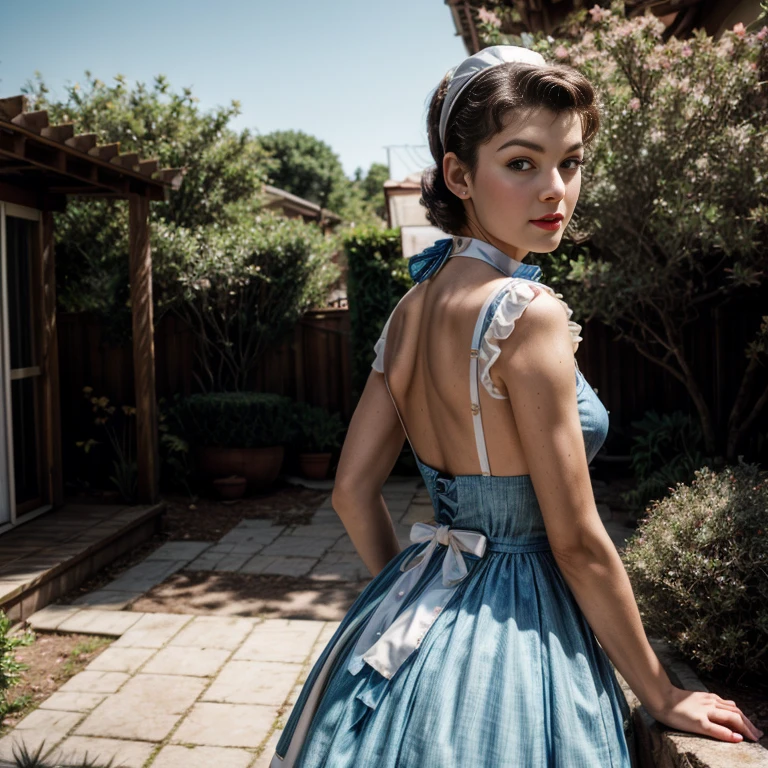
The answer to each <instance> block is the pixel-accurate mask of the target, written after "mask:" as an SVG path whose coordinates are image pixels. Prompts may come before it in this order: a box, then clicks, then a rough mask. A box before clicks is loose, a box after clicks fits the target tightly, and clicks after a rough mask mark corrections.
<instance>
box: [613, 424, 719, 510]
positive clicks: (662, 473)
mask: <svg viewBox="0 0 768 768" xmlns="http://www.w3.org/2000/svg"><path fill="white" fill-rule="evenodd" d="M632 427H634V429H636V430H637V431H638V434H636V435H635V436H634V437H633V438H632V447H631V449H630V457H631V462H630V463H631V467H632V470H633V471H634V473H635V478H636V479H637V483H638V484H637V487H636V488H635V489H633V490H632V491H629V492H628V493H625V494H622V498H623V500H624V501H625V502H626V503H627V504H628V505H629V506H630V507H631V508H633V509H635V510H639V509H641V508H643V507H644V506H645V505H646V504H647V503H648V502H649V501H651V500H653V499H660V498H661V497H662V496H664V495H665V493H666V492H667V490H668V489H669V488H671V487H673V486H675V485H677V483H686V482H689V481H690V480H691V479H692V478H693V474H694V472H695V471H696V470H697V469H699V468H700V467H702V466H704V463H705V458H704V456H703V454H702V452H701V449H702V434H701V427H700V426H699V424H698V422H697V421H695V420H694V419H692V418H691V417H690V416H688V415H686V414H684V413H683V412H682V411H675V412H674V413H669V414H667V413H665V414H663V415H659V414H658V413H656V411H648V412H646V414H645V415H644V416H643V418H642V419H640V420H639V421H633V422H632Z"/></svg>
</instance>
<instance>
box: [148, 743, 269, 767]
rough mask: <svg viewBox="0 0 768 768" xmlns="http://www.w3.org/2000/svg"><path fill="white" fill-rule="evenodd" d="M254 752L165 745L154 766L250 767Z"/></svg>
mask: <svg viewBox="0 0 768 768" xmlns="http://www.w3.org/2000/svg"><path fill="white" fill-rule="evenodd" d="M271 757H272V756H271V755H270V759H271ZM251 760H253V753H252V752H248V751H246V750H245V749H232V748H226V747H183V746H177V745H174V744H170V745H168V746H167V747H163V748H162V749H161V750H160V752H159V753H158V755H157V757H156V758H155V759H154V761H153V762H152V768H248V766H249V765H250V764H251Z"/></svg>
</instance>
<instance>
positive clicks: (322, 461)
mask: <svg viewBox="0 0 768 768" xmlns="http://www.w3.org/2000/svg"><path fill="white" fill-rule="evenodd" d="M294 423H295V433H296V439H297V443H298V449H299V469H300V471H301V473H302V475H304V477H306V478H309V479H312V480H323V479H324V478H326V477H327V476H328V470H329V468H330V465H331V458H332V457H333V451H334V450H335V449H336V448H338V447H339V446H340V445H341V434H342V432H343V431H344V423H343V422H342V420H341V417H340V416H339V414H338V413H329V412H328V411H326V410H325V408H320V407H317V406H312V405H308V404H307V403H298V404H297V405H296V408H295V411H294Z"/></svg>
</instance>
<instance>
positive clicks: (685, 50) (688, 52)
mask: <svg viewBox="0 0 768 768" xmlns="http://www.w3.org/2000/svg"><path fill="white" fill-rule="evenodd" d="M680 55H681V56H683V57H685V58H686V59H687V58H688V57H689V56H693V48H691V46H690V45H688V44H687V43H686V44H685V45H684V46H683V47H682V48H681V49H680Z"/></svg>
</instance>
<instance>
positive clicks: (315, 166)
mask: <svg viewBox="0 0 768 768" xmlns="http://www.w3.org/2000/svg"><path fill="white" fill-rule="evenodd" d="M259 145H260V146H261V147H262V149H263V150H265V151H266V152H267V153H268V154H269V156H270V157H272V159H273V161H274V165H273V167H272V170H271V172H270V174H269V181H270V184H272V185H274V186H276V187H279V188H280V189H284V190H286V191H287V192H290V193H291V194H294V195H298V196H299V197H303V198H304V199H305V200H309V201H311V202H313V203H316V204H317V205H319V206H321V207H322V208H328V209H329V210H331V211H334V212H337V211H338V210H339V209H340V208H341V207H342V206H343V204H344V202H345V197H346V194H347V190H348V186H349V180H348V179H347V177H346V176H345V175H344V169H343V168H342V165H341V161H340V160H339V158H338V155H336V154H335V153H334V151H333V150H332V149H331V148H330V147H329V146H328V144H326V143H325V142H324V141H321V140H320V139H318V138H316V137H315V136H311V135H309V134H308V133H304V132H303V131H273V132H272V133H267V134H265V135H263V136H261V137H260V138H259Z"/></svg>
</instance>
